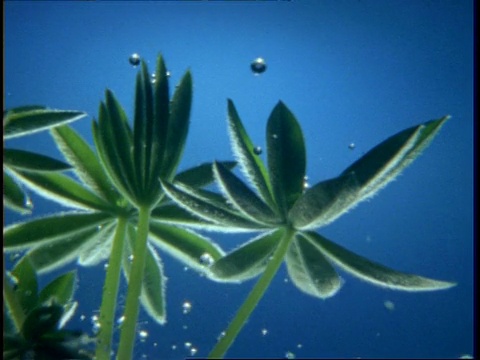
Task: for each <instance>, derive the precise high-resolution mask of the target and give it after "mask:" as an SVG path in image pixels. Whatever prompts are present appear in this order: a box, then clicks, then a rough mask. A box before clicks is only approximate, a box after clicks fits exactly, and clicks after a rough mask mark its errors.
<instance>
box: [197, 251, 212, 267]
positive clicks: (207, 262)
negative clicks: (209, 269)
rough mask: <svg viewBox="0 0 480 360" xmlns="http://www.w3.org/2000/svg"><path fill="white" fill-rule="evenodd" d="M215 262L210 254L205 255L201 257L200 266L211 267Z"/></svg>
mask: <svg viewBox="0 0 480 360" xmlns="http://www.w3.org/2000/svg"><path fill="white" fill-rule="evenodd" d="M213 262H214V260H213V257H212V255H210V254H209V253H203V254H202V255H201V256H200V264H202V265H204V266H211V265H212V264H213Z"/></svg>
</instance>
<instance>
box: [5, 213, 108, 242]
mask: <svg viewBox="0 0 480 360" xmlns="http://www.w3.org/2000/svg"><path fill="white" fill-rule="evenodd" d="M108 217H109V215H107V214H102V213H91V214H88V213H87V214H85V213H58V214H55V215H54V216H52V217H44V218H40V219H35V220H31V221H28V222H23V223H17V224H14V225H11V226H8V227H7V228H6V229H5V230H4V233H3V236H4V243H3V244H4V245H3V246H4V249H6V250H17V249H25V248H28V247H30V246H33V245H41V244H47V243H51V242H54V241H56V240H60V239H62V238H65V237H68V236H74V235H79V234H80V233H81V232H83V231H87V230H90V229H92V228H94V227H97V226H98V225H101V224H103V223H104V222H105V221H106V220H107V219H108Z"/></svg>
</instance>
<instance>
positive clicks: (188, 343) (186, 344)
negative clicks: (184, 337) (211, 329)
mask: <svg viewBox="0 0 480 360" xmlns="http://www.w3.org/2000/svg"><path fill="white" fill-rule="evenodd" d="M183 346H184V347H185V349H187V350H188V349H190V348H191V347H192V343H191V342H189V341H186V342H185V343H184V344H183Z"/></svg>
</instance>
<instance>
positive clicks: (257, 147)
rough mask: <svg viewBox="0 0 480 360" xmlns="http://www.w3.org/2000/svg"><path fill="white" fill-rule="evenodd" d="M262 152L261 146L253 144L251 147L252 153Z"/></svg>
mask: <svg viewBox="0 0 480 360" xmlns="http://www.w3.org/2000/svg"><path fill="white" fill-rule="evenodd" d="M262 152H263V150H262V148H261V147H260V146H255V147H254V148H253V153H254V154H255V155H261V154H262Z"/></svg>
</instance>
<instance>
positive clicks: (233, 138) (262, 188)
mask: <svg viewBox="0 0 480 360" xmlns="http://www.w3.org/2000/svg"><path fill="white" fill-rule="evenodd" d="M228 130H229V131H228V133H229V135H230V143H231V146H232V150H233V153H234V155H235V158H236V159H237V161H238V162H239V163H240V165H241V169H242V171H243V173H244V174H245V176H246V177H247V179H248V180H249V181H250V183H252V185H253V186H254V187H255V188H256V189H257V191H258V193H259V195H260V197H261V198H262V199H263V200H264V201H265V202H266V203H267V204H268V205H269V206H270V208H272V210H273V209H276V206H275V203H274V201H273V197H272V189H271V185H270V180H269V176H268V172H267V169H266V168H265V166H264V165H263V162H262V160H261V158H260V157H259V156H258V155H256V154H255V153H254V148H255V145H254V144H253V142H252V140H251V139H250V137H249V136H248V134H247V131H246V130H245V128H244V126H243V124H242V121H241V120H240V117H239V116H238V113H237V110H236V109H235V105H234V104H233V101H232V100H230V99H228Z"/></svg>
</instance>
